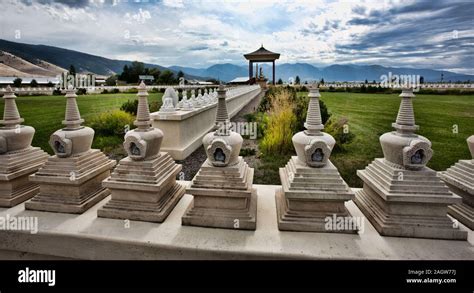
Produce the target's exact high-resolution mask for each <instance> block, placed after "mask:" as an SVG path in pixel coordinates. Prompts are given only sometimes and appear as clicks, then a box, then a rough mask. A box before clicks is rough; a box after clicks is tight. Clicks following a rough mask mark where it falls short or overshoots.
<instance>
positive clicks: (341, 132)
mask: <svg viewBox="0 0 474 293" xmlns="http://www.w3.org/2000/svg"><path fill="white" fill-rule="evenodd" d="M348 123H349V119H347V118H346V117H341V118H339V119H333V118H331V119H330V120H329V123H327V125H326V127H325V130H324V131H325V132H327V133H329V134H331V135H332V136H333V137H334V139H335V140H336V145H335V146H334V151H335V152H340V151H344V150H345V145H347V144H349V143H351V142H352V141H353V140H354V138H355V134H354V133H353V132H351V131H350V129H349V124H348Z"/></svg>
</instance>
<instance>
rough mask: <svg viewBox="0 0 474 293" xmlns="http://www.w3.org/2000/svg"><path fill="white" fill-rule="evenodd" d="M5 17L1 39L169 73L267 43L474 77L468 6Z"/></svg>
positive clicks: (25, 8) (192, 6) (93, 8)
mask: <svg viewBox="0 0 474 293" xmlns="http://www.w3.org/2000/svg"><path fill="white" fill-rule="evenodd" d="M2 9H3V12H4V13H3V15H4V16H2V19H1V20H0V23H1V27H2V28H1V29H0V34H1V35H0V38H3V39H7V40H11V41H20V42H25V43H34V44H46V45H53V46H59V47H64V48H68V49H73V50H78V51H83V52H86V53H90V54H97V55H101V56H104V57H108V58H114V59H124V58H126V59H137V60H140V61H143V62H148V63H157V64H160V65H164V66H170V65H185V66H194V67H205V66H209V65H212V64H214V63H218V62H230V63H234V64H243V63H244V62H245V61H244V59H243V57H242V54H244V53H248V52H251V51H254V50H255V49H257V48H258V47H259V46H260V44H262V43H263V44H264V46H265V47H266V48H267V49H269V50H271V51H275V52H278V53H281V58H280V61H279V62H298V61H302V62H308V63H312V64H314V65H318V66H324V65H331V64H334V63H353V64H379V65H387V66H400V67H402V66H403V67H419V68H421V67H423V68H433V69H448V70H453V71H456V72H460V73H461V72H462V73H471V74H472V73H474V72H472V71H473V69H472V68H474V66H473V65H474V64H473V62H474V61H473V58H472V52H473V46H474V29H473V19H472V15H474V5H473V4H472V3H469V2H464V1H431V2H427V1H423V2H416V1H386V2H380V1H377V2H376V1H369V2H360V3H356V2H348V1H344V2H334V1H323V0H311V1H309V0H308V1H305V0H297V1H290V0H288V1H278V2H275V1H265V0H259V1H239V2H235V1H222V2H217V1H213V2H210V1H206V0H192V1H186V0H183V1H178V0H160V1H158V0H146V1H145V0H143V1H120V0H104V1H101V0H100V1H99V0H88V1H86V0H82V1H69V0H22V1H8V2H6V3H4V4H2ZM17 30H21V32H22V34H21V36H22V37H21V39H20V40H18V39H15V31H17Z"/></svg>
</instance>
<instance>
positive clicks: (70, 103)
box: [62, 85, 84, 130]
mask: <svg viewBox="0 0 474 293" xmlns="http://www.w3.org/2000/svg"><path fill="white" fill-rule="evenodd" d="M66 98H67V101H66V114H65V118H64V120H63V122H62V123H63V125H66V127H65V129H69V130H72V129H78V128H81V123H82V122H84V119H82V118H81V113H79V108H78V107H77V101H76V98H77V95H76V92H75V90H74V88H73V86H72V85H70V86H69V87H68V89H67V90H66Z"/></svg>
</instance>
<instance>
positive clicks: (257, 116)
mask: <svg viewBox="0 0 474 293" xmlns="http://www.w3.org/2000/svg"><path fill="white" fill-rule="evenodd" d="M244 118H245V120H246V121H247V122H257V139H260V138H262V137H264V135H265V129H266V128H267V125H268V114H266V113H262V112H256V113H248V114H245V115H244Z"/></svg>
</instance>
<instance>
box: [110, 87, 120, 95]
mask: <svg viewBox="0 0 474 293" xmlns="http://www.w3.org/2000/svg"><path fill="white" fill-rule="evenodd" d="M111 93H112V94H118V93H120V90H119V89H118V88H114V89H112V91H111Z"/></svg>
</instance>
